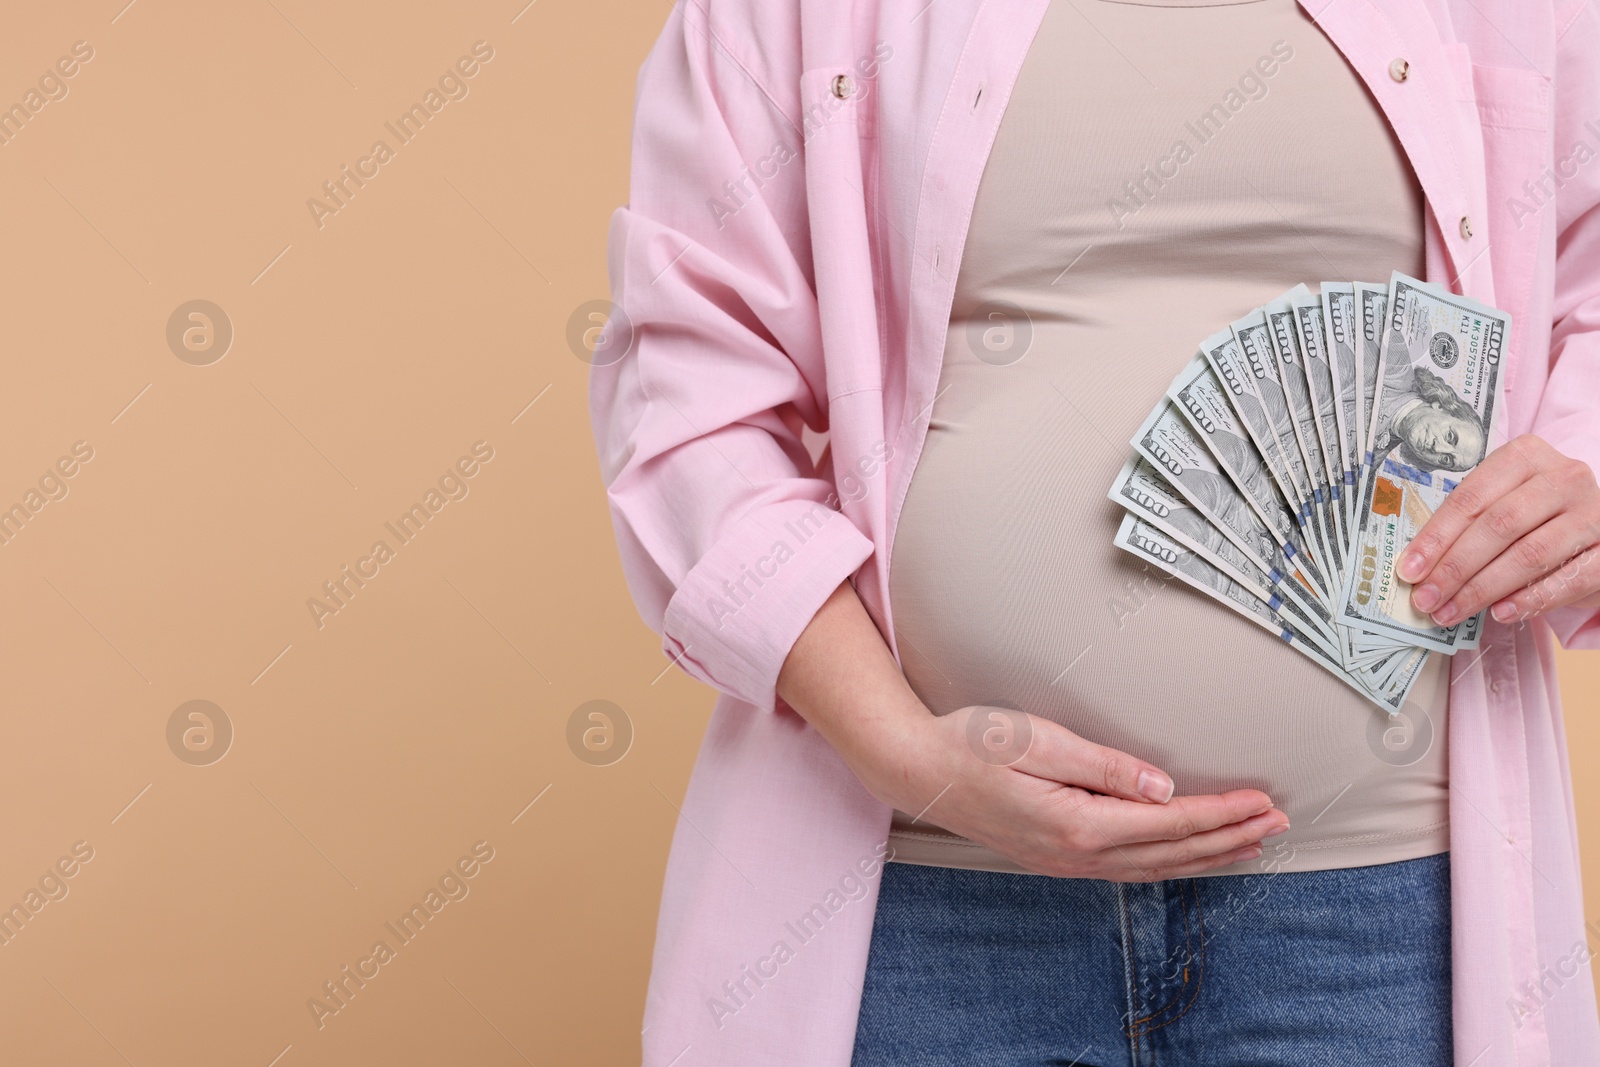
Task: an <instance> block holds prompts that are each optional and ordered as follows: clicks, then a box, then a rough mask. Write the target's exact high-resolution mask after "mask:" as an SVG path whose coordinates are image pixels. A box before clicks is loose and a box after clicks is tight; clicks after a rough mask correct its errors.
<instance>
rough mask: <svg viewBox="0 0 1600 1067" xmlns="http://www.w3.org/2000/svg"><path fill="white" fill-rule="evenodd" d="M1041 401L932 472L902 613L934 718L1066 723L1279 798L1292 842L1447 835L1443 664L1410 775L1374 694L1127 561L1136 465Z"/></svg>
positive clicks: (905, 646)
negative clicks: (1116, 500)
mask: <svg viewBox="0 0 1600 1067" xmlns="http://www.w3.org/2000/svg"><path fill="white" fill-rule="evenodd" d="M1043 392H1045V391H1040V393H1043ZM1035 395H1036V399H1035V400H1034V401H1033V402H1032V403H1025V402H1022V401H1020V400H1019V399H1018V398H1017V397H1014V396H1013V397H1011V398H1010V399H1009V400H1008V403H1009V404H1011V405H1012V409H1011V415H1010V417H1009V418H1007V419H1004V420H996V419H992V418H991V419H980V418H976V417H975V415H974V413H973V412H971V411H967V412H964V413H960V414H959V415H958V416H956V417H958V418H960V419H961V420H962V421H959V422H957V421H950V420H949V419H945V418H941V417H939V414H938V413H937V412H936V417H935V420H934V424H933V427H932V428H931V429H930V431H929V435H928V439H927V442H926V444H925V446H924V449H923V452H922V454H921V456H920V458H919V460H918V463H917V467H916V470H915V471H914V473H913V476H912V481H911V485H910V487H909V490H908V493H907V497H906V500H905V503H904V505H903V507H902V509H901V513H900V516H899V519H898V523H897V527H896V531H895V535H894V541H893V545H892V549H891V557H890V566H889V584H890V603H891V607H892V610H893V618H894V625H895V630H896V638H897V642H898V644H899V648H900V653H901V660H902V665H903V668H904V670H905V674H906V677H907V679H908V680H909V681H910V684H911V686H912V688H913V689H914V690H915V691H916V693H917V694H918V696H919V697H920V698H921V699H922V700H923V701H924V702H925V703H926V704H927V705H928V707H929V708H930V709H932V710H933V712H934V713H936V714H941V715H942V714H949V713H952V712H955V711H957V710H959V709H962V708H966V707H969V706H971V705H977V704H989V705H998V706H1002V707H1009V708H1014V709H1017V710H1021V711H1026V712H1029V713H1031V714H1033V715H1038V716H1041V717H1044V718H1047V719H1051V720H1053V721H1055V722H1058V723H1060V724H1062V725H1063V726H1066V727H1067V728H1069V729H1071V730H1073V731H1074V732H1076V733H1078V734H1080V735H1082V736H1084V737H1086V738H1088V739H1090V740H1092V741H1095V742H1098V743H1100V744H1103V745H1109V746H1111V747H1113V748H1117V749H1120V750H1122V751H1125V752H1129V753H1132V754H1133V755H1136V756H1138V757H1140V758H1143V759H1146V760H1149V761H1150V762H1152V763H1154V764H1156V765H1157V766H1159V767H1161V768H1162V769H1164V770H1166V771H1167V772H1168V773H1169V774H1171V775H1172V777H1173V779H1174V781H1175V783H1176V785H1177V791H1178V792H1179V793H1180V794H1182V793H1211V792H1220V791H1223V790H1227V789H1234V788H1242V787H1253V788H1258V789H1262V790H1265V791H1266V792H1267V793H1268V795H1270V796H1271V797H1272V798H1273V799H1274V801H1275V802H1276V803H1277V805H1278V806H1279V807H1280V808H1282V809H1283V810H1284V811H1286V812H1288V813H1289V815H1290V819H1291V822H1292V823H1293V824H1294V828H1293V829H1292V830H1291V832H1290V835H1285V841H1289V840H1291V839H1298V840H1302V841H1308V842H1309V841H1312V840H1317V841H1321V840H1324V839H1346V838H1352V837H1360V836H1363V835H1369V834H1384V833H1392V832H1395V831H1396V830H1399V829H1403V828H1404V827H1415V826H1419V825H1422V824H1424V823H1425V822H1435V823H1436V822H1437V821H1438V820H1439V819H1442V818H1443V812H1444V797H1445V792H1444V790H1445V781H1444V745H1443V736H1442V727H1443V714H1442V711H1443V704H1442V689H1443V687H1442V686H1441V685H1440V680H1441V674H1442V666H1443V662H1444V661H1443V657H1438V656H1436V657H1434V662H1433V663H1432V664H1430V667H1429V670H1428V672H1427V673H1426V674H1425V676H1424V677H1423V679H1422V680H1421V681H1420V682H1419V683H1418V687H1417V689H1416V691H1415V695H1414V698H1413V699H1414V701H1417V702H1420V706H1421V707H1423V708H1430V707H1431V708H1432V709H1434V710H1435V711H1436V712H1437V714H1436V716H1435V717H1436V719H1437V726H1438V730H1439V734H1440V736H1438V737H1437V738H1436V741H1435V744H1434V745H1433V748H1435V749H1436V751H1433V752H1430V753H1429V755H1428V757H1427V758H1425V759H1423V760H1421V761H1418V762H1414V763H1411V764H1410V765H1409V766H1404V767H1401V766H1397V765H1396V761H1395V760H1393V759H1392V758H1391V759H1388V760H1386V759H1385V758H1384V757H1383V756H1382V755H1381V754H1380V752H1379V750H1377V749H1375V748H1374V742H1373V737H1374V736H1375V733H1374V726H1375V725H1376V736H1380V737H1381V736H1382V733H1383V729H1384V728H1385V727H1387V726H1388V720H1387V719H1386V718H1385V717H1384V716H1383V713H1382V712H1381V711H1379V710H1378V709H1376V708H1375V707H1374V706H1373V705H1372V704H1370V703H1368V702H1367V701H1366V700H1365V699H1363V698H1362V697H1361V696H1360V695H1359V694H1357V693H1356V692H1354V691H1353V690H1351V689H1350V688H1349V687H1347V686H1346V685H1345V684H1344V683H1342V682H1341V681H1339V680H1338V679H1337V678H1335V677H1333V676H1332V675H1330V674H1328V673H1327V672H1326V671H1324V670H1323V669H1322V668H1320V667H1318V666H1317V665H1316V664H1314V663H1312V662H1311V661H1310V660H1308V659H1306V658H1305V657H1304V656H1302V655H1301V654H1300V653H1298V652H1296V651H1295V650H1294V649H1292V648H1290V647H1289V646H1287V645H1285V644H1283V643H1282V642H1281V641H1280V640H1278V639H1277V638H1276V637H1275V636H1274V635H1273V634H1271V633H1269V632H1268V631H1266V630H1265V629H1263V628H1261V627H1259V626H1257V625H1256V624H1255V623H1253V622H1251V621H1250V620H1248V619H1245V618H1243V617H1241V616H1239V615H1236V614H1234V613H1233V612H1231V611H1229V610H1228V609H1227V608H1225V607H1223V606H1222V605H1220V604H1218V603H1216V602H1215V601H1212V600H1210V599H1208V598H1206V597H1204V596H1202V595H1201V594H1200V593H1198V592H1196V591H1194V590H1192V589H1189V588H1188V587H1186V586H1183V585H1182V584H1180V583H1178V582H1177V581H1175V580H1170V579H1168V577H1167V576H1166V575H1164V574H1163V573H1161V572H1160V571H1157V570H1155V569H1154V568H1152V567H1149V566H1148V565H1146V564H1143V563H1141V562H1140V561H1138V560H1136V559H1135V558H1134V557H1132V556H1130V555H1128V554H1126V553H1124V552H1121V551H1119V550H1117V549H1115V548H1113V547H1112V545H1111V540H1112V535H1113V534H1114V533H1115V531H1116V528H1117V523H1118V521H1119V519H1120V515H1121V512H1120V509H1119V508H1118V507H1117V506H1116V505H1115V504H1113V503H1112V502H1111V501H1110V500H1108V499H1107V498H1106V490H1107V488H1108V487H1109V485H1110V484H1111V481H1112V479H1113V478H1114V476H1115V475H1116V473H1117V470H1118V468H1119V466H1120V464H1121V462H1122V460H1123V457H1124V455H1125V453H1126V449H1125V447H1120V446H1118V445H1117V444H1115V443H1114V441H1113V440H1112V439H1111V438H1110V437H1109V435H1108V434H1106V433H1104V432H1102V431H1100V430H1099V429H1097V428H1096V427H1095V426H1094V425H1092V424H1090V423H1089V422H1088V421H1087V420H1086V419H1082V418H1076V417H1063V410H1062V409H1063V407H1064V405H1063V404H1061V402H1060V400H1059V398H1055V399H1052V397H1054V394H1050V395H1048V396H1046V395H1039V393H1036V394H1035ZM979 424H982V425H983V426H986V427H987V429H983V430H979V429H977V426H978V425H979ZM1335 800H1337V801H1338V804H1337V805H1335V806H1334V808H1333V809H1331V810H1328V811H1326V814H1325V815H1323V816H1321V817H1319V811H1323V810H1324V809H1327V808H1328V805H1330V804H1332V803H1333V802H1334V801H1335ZM1313 818H1316V820H1317V821H1316V825H1315V826H1313V825H1312V820H1313ZM929 821H936V819H935V813H930V815H929ZM1291 835H1292V838H1291Z"/></svg>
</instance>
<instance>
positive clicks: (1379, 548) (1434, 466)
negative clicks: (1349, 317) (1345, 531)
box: [1338, 271, 1511, 652]
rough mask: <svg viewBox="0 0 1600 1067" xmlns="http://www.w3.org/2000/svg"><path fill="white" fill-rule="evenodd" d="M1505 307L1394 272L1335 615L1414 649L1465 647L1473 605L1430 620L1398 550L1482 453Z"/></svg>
mask: <svg viewBox="0 0 1600 1067" xmlns="http://www.w3.org/2000/svg"><path fill="white" fill-rule="evenodd" d="M1510 334H1511V317H1510V316H1509V315H1507V314H1506V313H1505V312H1503V311H1500V310H1498V309H1496V308H1492V307H1489V306H1488V305H1486V304H1482V303H1479V302H1478V301H1476V300H1473V299H1471V298H1469V297H1464V296H1457V295H1455V294H1454V293H1450V292H1448V291H1446V290H1444V289H1441V288H1439V287H1438V286H1436V285H1430V284H1428V283H1426V282H1422V281H1419V280H1417V279H1416V278H1412V277H1410V276H1408V275H1405V274H1402V273H1400V272H1399V271H1395V272H1394V273H1393V274H1391V275H1390V277H1389V293H1388V302H1387V308H1386V312H1385V315H1384V319H1383V329H1382V345H1383V349H1382V376H1381V378H1380V379H1379V381H1378V382H1377V385H1376V388H1375V390H1374V397H1373V406H1372V408H1371V409H1370V410H1371V415H1370V419H1371V423H1370V431H1371V441H1372V445H1371V449H1372V456H1373V459H1372V466H1371V469H1370V471H1369V472H1368V474H1367V476H1366V484H1365V485H1364V486H1363V491H1362V499H1361V503H1360V507H1359V508H1358V509H1357V512H1356V518H1357V522H1358V526H1357V528H1356V529H1355V530H1354V531H1352V538H1351V549H1352V558H1351V559H1350V561H1349V567H1348V572H1347V574H1346V576H1345V584H1344V588H1343V590H1342V592H1341V596H1340V602H1339V612H1338V618H1339V621H1340V622H1342V623H1344V624H1346V625H1351V626H1357V627H1360V628H1361V629H1363V630H1367V631H1370V632H1372V633H1377V634H1386V635H1398V636H1400V637H1403V638H1405V639H1406V640H1407V641H1409V642H1411V643H1413V644H1416V645H1420V646H1422V647H1424V648H1432V649H1438V650H1440V651H1443V652H1452V651H1454V650H1456V649H1458V648H1462V647H1468V645H1469V644H1470V643H1471V642H1473V641H1475V640H1476V639H1477V637H1478V635H1479V633H1480V631H1481V629H1482V623H1483V620H1482V616H1481V615H1479V616H1475V617H1473V618H1472V619H1469V620H1467V621H1466V622H1465V623H1461V624H1457V625H1456V626H1452V627H1441V626H1438V625H1436V624H1435V623H1434V622H1433V620H1432V619H1431V618H1429V617H1428V616H1427V615H1424V614H1422V613H1421V612H1419V611H1417V610H1416V609H1415V608H1413V607H1412V606H1411V586H1410V584H1409V583H1406V582H1403V581H1401V580H1400V578H1399V576H1398V575H1397V574H1395V566H1396V563H1397V562H1398V560H1399V557H1400V554H1401V553H1402V552H1403V551H1404V550H1405V548H1406V546H1407V545H1408V544H1410V543H1411V539H1412V538H1413V537H1415V536H1416V534H1417V531H1418V530H1420V529H1421V528H1422V526H1423V524H1424V523H1426V522H1427V521H1428V519H1429V518H1430V517H1431V516H1432V515H1433V514H1434V512H1436V511H1438V509H1439V506H1440V505H1441V504H1443V503H1444V499H1445V497H1446V496H1447V495H1448V494H1449V493H1450V491H1451V490H1452V489H1454V488H1455V487H1456V486H1457V485H1458V484H1459V483H1460V481H1461V480H1462V479H1463V478H1465V477H1466V476H1467V474H1468V472H1470V471H1471V470H1473V469H1474V468H1475V467H1476V466H1477V465H1478V463H1479V462H1481V461H1482V459H1483V457H1484V456H1485V455H1486V454H1487V453H1488V451H1489V449H1490V447H1491V445H1490V441H1491V439H1492V438H1493V437H1494V436H1495V433H1496V430H1497V428H1498V426H1497V423H1498V419H1499V417H1500V412H1501V409H1502V407H1503V403H1502V399H1501V394H1502V390H1503V386H1502V383H1501V377H1500V368H1501V362H1502V360H1503V358H1504V355H1505V346H1506V343H1507V341H1508V339H1509V337H1510Z"/></svg>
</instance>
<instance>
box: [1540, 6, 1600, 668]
mask: <svg viewBox="0 0 1600 1067" xmlns="http://www.w3.org/2000/svg"><path fill="white" fill-rule="evenodd" d="M1569 10H1572V11H1573V12H1574V14H1573V15H1572V16H1571V17H1570V18H1568V19H1567V20H1566V23H1565V28H1564V29H1562V27H1561V26H1560V25H1558V27H1557V28H1558V30H1560V31H1561V38H1560V41H1559V45H1558V49H1557V57H1556V73H1555V77H1554V83H1555V86H1554V87H1555V146H1556V149H1557V151H1558V153H1560V152H1565V151H1567V150H1568V147H1569V146H1571V145H1574V144H1576V143H1578V142H1580V141H1582V142H1584V143H1588V142H1589V141H1590V140H1591V139H1592V134H1591V132H1590V129H1591V127H1590V126H1588V125H1586V124H1589V123H1592V121H1593V119H1594V117H1595V116H1597V115H1600V78H1596V77H1595V74H1594V57H1595V56H1596V55H1597V54H1600V16H1597V14H1596V11H1595V6H1594V5H1593V4H1592V3H1589V2H1587V0H1585V2H1583V3H1578V4H1574V5H1572V6H1571V8H1570V9H1569ZM1591 147H1592V146H1591ZM1555 206H1556V227H1557V229H1556V269H1555V297H1554V301H1553V303H1552V307H1551V316H1552V329H1551V335H1550V377H1549V380H1548V382H1547V383H1546V385H1545V389H1544V395H1543V397H1542V398H1541V399H1540V402H1539V408H1538V412H1537V414H1536V415H1535V417H1534V423H1533V432H1534V433H1536V434H1538V435H1539V436H1540V437H1542V438H1544V439H1545V440H1546V441H1548V442H1550V444H1552V445H1553V446H1555V447H1556V448H1557V449H1558V450H1560V451H1561V452H1563V453H1565V454H1567V455H1569V456H1572V457H1574V458H1576V459H1581V460H1583V461H1584V462H1586V463H1588V464H1589V466H1590V467H1591V468H1592V469H1593V470H1594V471H1595V472H1596V473H1597V474H1600V161H1594V160H1592V159H1591V160H1590V161H1589V162H1587V163H1586V164H1585V165H1583V166H1580V167H1579V168H1577V172H1576V173H1575V174H1574V175H1573V177H1572V179H1571V180H1570V181H1567V180H1563V182H1562V183H1561V184H1560V185H1559V186H1558V188H1557V191H1556V205H1555ZM1545 618H1546V621H1548V622H1549V623H1550V626H1551V628H1552V629H1553V630H1554V631H1555V633H1556V637H1557V638H1558V639H1559V640H1560V641H1561V643H1562V645H1563V646H1564V647H1566V648H1600V611H1596V610H1594V609H1583V608H1562V609H1558V610H1556V611H1552V612H1550V613H1549V614H1548V615H1546V616H1545Z"/></svg>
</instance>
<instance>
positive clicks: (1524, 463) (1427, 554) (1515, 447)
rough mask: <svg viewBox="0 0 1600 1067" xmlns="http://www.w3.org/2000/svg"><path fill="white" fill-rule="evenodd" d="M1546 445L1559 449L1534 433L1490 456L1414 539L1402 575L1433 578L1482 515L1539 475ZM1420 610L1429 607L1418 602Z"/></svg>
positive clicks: (1411, 579)
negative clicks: (1451, 551) (1458, 541)
mask: <svg viewBox="0 0 1600 1067" xmlns="http://www.w3.org/2000/svg"><path fill="white" fill-rule="evenodd" d="M1535 442H1536V443H1535ZM1544 450H1549V451H1551V452H1554V449H1551V448H1550V446H1549V445H1547V444H1545V443H1544V441H1542V440H1540V439H1539V438H1537V437H1532V436H1531V435H1529V436H1527V437H1519V438H1517V439H1516V440H1514V441H1512V442H1510V443H1509V444H1508V445H1506V447H1504V448H1497V449H1495V450H1494V451H1493V452H1490V453H1489V454H1488V455H1487V456H1485V457H1484V459H1483V462H1482V463H1480V464H1478V466H1477V468H1476V469H1474V470H1473V471H1472V472H1471V473H1470V474H1468V475H1467V476H1466V477H1465V478H1463V479H1462V480H1461V484H1460V485H1458V486H1456V487H1455V488H1454V489H1452V490H1451V491H1450V493H1449V495H1447V496H1446V497H1445V498H1444V503H1443V504H1441V505H1440V506H1439V510H1438V511H1436V512H1434V513H1433V516H1432V517H1431V518H1430V519H1428V521H1427V522H1426V523H1424V524H1423V526H1422V529H1420V530H1418V531H1417V536H1416V537H1414V538H1412V539H1411V544H1410V545H1409V546H1408V547H1407V549H1406V551H1405V553H1404V554H1403V555H1401V557H1400V563H1399V565H1398V566H1397V567H1396V568H1395V573H1396V574H1398V575H1399V576H1400V580H1401V581H1403V582H1411V583H1413V584H1415V583H1418V582H1421V581H1422V580H1423V579H1424V578H1428V577H1430V576H1431V574H1432V571H1433V569H1434V568H1435V566H1436V565H1437V564H1438V563H1439V561H1440V560H1441V559H1443V558H1444V556H1445V554H1446V553H1447V552H1449V551H1450V549H1451V547H1452V546H1454V545H1455V543H1456V541H1457V539H1459V538H1460V537H1461V535H1462V534H1463V533H1464V532H1465V531H1466V529H1467V528H1468V527H1469V526H1471V525H1472V524H1473V523H1474V522H1476V521H1477V520H1478V518H1479V516H1481V515H1482V514H1483V513H1484V512H1485V511H1487V510H1488V509H1489V508H1490V506H1491V505H1493V504H1494V502H1495V501H1497V500H1500V499H1501V498H1503V497H1505V496H1507V495H1508V494H1510V493H1511V491H1512V490H1514V489H1516V488H1517V487H1518V486H1520V485H1522V484H1523V483H1524V482H1526V481H1528V480H1529V479H1530V478H1532V477H1533V476H1534V474H1535V472H1536V471H1537V469H1538V468H1537V466H1536V459H1537V458H1538V457H1540V456H1541V455H1542V454H1543V451H1544ZM1467 577H1470V575H1462V578H1467ZM1456 584H1457V585H1458V586H1459V584H1460V583H1459V582H1457V583H1456ZM1453 591H1454V590H1452V592H1453ZM1417 610H1419V611H1426V610H1428V609H1426V608H1423V607H1421V606H1420V605H1419V606H1418V609H1417Z"/></svg>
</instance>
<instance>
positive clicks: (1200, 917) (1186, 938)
mask: <svg viewBox="0 0 1600 1067" xmlns="http://www.w3.org/2000/svg"><path fill="white" fill-rule="evenodd" d="M1186 881H1187V882H1188V885H1189V888H1190V890H1191V891H1192V892H1193V893H1194V912H1195V925H1197V926H1198V927H1199V928H1200V962H1199V963H1198V964H1195V965H1194V975H1195V976H1194V992H1193V993H1191V994H1190V996H1189V1002H1188V1003H1187V1004H1185V1005H1184V1006H1183V1010H1181V1011H1179V1012H1178V1014H1176V1015H1174V1016H1173V1017H1172V1018H1170V1019H1168V1020H1166V1021H1165V1022H1160V1023H1156V1024H1155V1025H1154V1026H1149V1027H1146V1028H1145V1029H1144V1030H1142V1031H1140V1034H1141V1035H1143V1034H1149V1033H1151V1032H1153V1031H1156V1030H1159V1029H1161V1028H1162V1027H1163V1026H1171V1025H1172V1024H1173V1023H1175V1022H1177V1021H1178V1020H1179V1019H1181V1018H1183V1017H1184V1016H1185V1015H1187V1014H1189V1009H1190V1008H1192V1007H1194V1006H1195V1004H1197V1003H1199V1000H1200V984H1201V982H1202V981H1204V979H1205V967H1206V925H1205V915H1204V913H1203V912H1202V911H1201V909H1200V887H1199V886H1198V885H1195V880H1194V879H1193V878H1190V879H1186ZM1183 887H1184V883H1183V882H1180V883H1178V897H1179V899H1180V900H1183V899H1184V897H1183ZM1192 940H1193V935H1192V933H1191V931H1190V929H1189V905H1188V901H1187V900H1184V907H1183V951H1184V955H1185V956H1187V957H1188V958H1189V959H1190V960H1191V961H1192V960H1193V959H1194V954H1193V953H1192V952H1190V951H1189V946H1190V943H1191V942H1192ZM1188 970H1189V968H1188V967H1185V968H1184V971H1185V973H1184V976H1183V987H1182V988H1181V989H1179V991H1178V993H1177V994H1176V995H1175V996H1174V997H1173V998H1172V1000H1170V1001H1168V1002H1167V1005H1166V1007H1164V1008H1162V1009H1161V1010H1160V1011H1157V1012H1152V1013H1151V1014H1150V1015H1149V1016H1147V1017H1146V1018H1147V1019H1153V1018H1155V1016H1157V1015H1159V1014H1161V1012H1162V1011H1166V1010H1167V1008H1170V1007H1171V1006H1172V1005H1173V1004H1174V1003H1176V1002H1177V1000H1178V998H1179V997H1181V996H1183V994H1184V993H1185V992H1186V991H1188V989H1189V975H1188V973H1187V972H1188Z"/></svg>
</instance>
